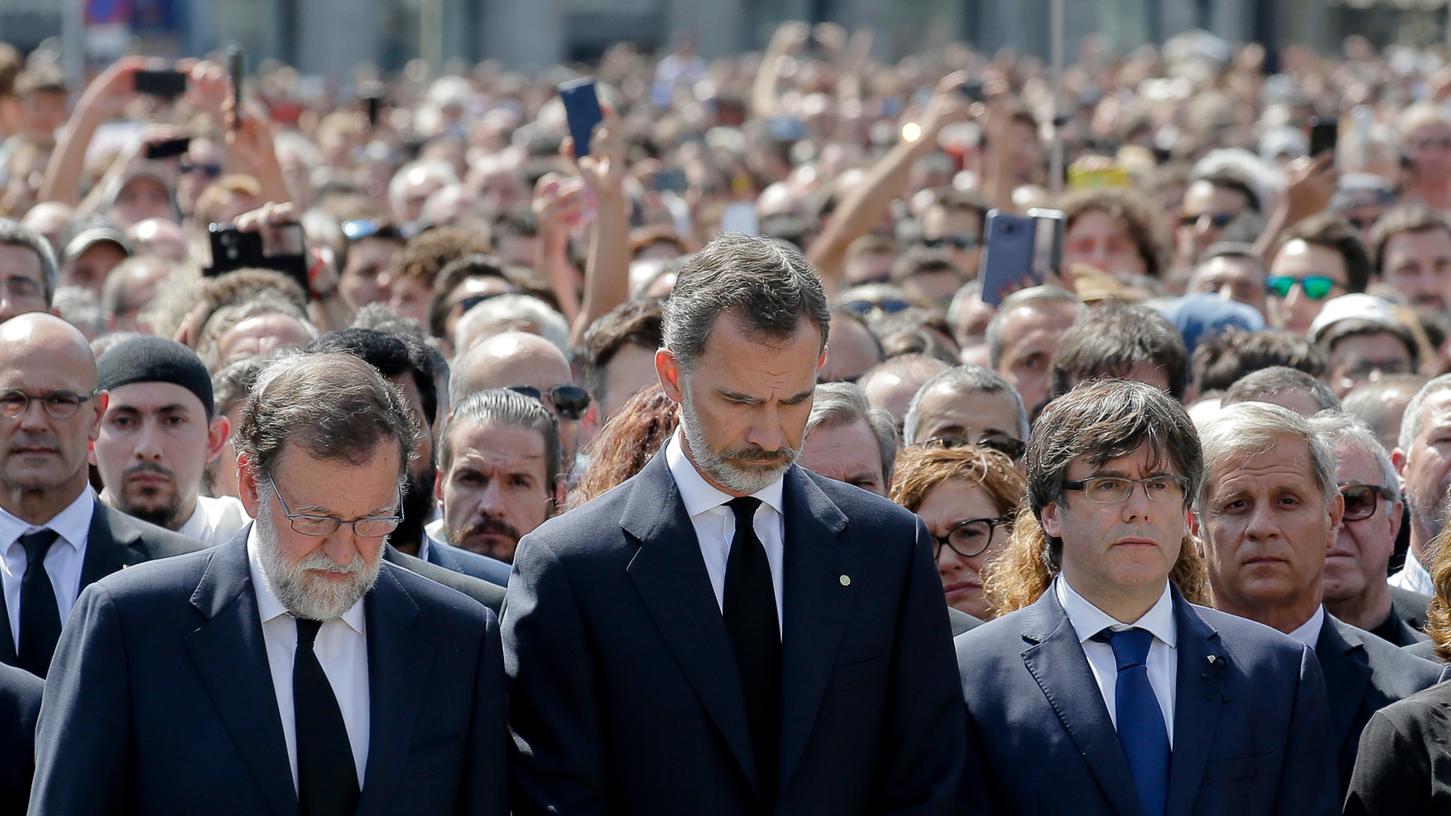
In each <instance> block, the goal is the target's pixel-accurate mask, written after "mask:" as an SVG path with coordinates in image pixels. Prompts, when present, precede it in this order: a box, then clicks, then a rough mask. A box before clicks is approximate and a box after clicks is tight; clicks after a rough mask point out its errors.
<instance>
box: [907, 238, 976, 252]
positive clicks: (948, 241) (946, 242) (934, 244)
mask: <svg viewBox="0 0 1451 816" xmlns="http://www.w3.org/2000/svg"><path fill="white" fill-rule="evenodd" d="M981 243H982V242H980V241H978V239H977V237H976V236H973V235H965V234H959V235H943V236H940V237H937V238H923V239H922V246H925V247H928V248H930V249H947V248H948V247H956V248H957V249H961V250H969V249H976V248H977V247H978V246H980V245H981Z"/></svg>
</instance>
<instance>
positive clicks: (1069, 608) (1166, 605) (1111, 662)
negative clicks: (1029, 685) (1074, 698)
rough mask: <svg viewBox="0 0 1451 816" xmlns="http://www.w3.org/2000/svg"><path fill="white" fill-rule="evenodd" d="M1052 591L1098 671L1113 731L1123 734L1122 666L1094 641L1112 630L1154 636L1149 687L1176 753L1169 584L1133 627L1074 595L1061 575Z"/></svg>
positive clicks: (1091, 665) (1175, 660) (1173, 640)
mask: <svg viewBox="0 0 1451 816" xmlns="http://www.w3.org/2000/svg"><path fill="white" fill-rule="evenodd" d="M1053 585H1054V587H1053V591H1054V592H1056V593H1057V595H1058V603H1060V604H1062V606H1063V611H1064V612H1066V613H1068V622H1069V623H1071V624H1073V631H1074V633H1075V634H1077V635H1078V642H1079V643H1080V644H1081V645H1082V646H1083V656H1084V657H1087V658H1088V667H1089V668H1090V669H1092V670H1093V679H1094V681H1095V682H1097V683H1098V691H1099V693H1100V694H1102V695H1103V704H1104V705H1105V706H1107V707H1108V719H1109V721H1110V722H1112V723H1113V726H1114V728H1118V704H1117V702H1116V698H1115V696H1114V690H1115V689H1116V688H1117V686H1118V661H1117V660H1115V659H1114V656H1113V647H1112V646H1110V645H1109V644H1107V643H1101V642H1099V641H1097V640H1094V639H1093V636H1094V635H1096V634H1098V633H1099V632H1102V631H1103V630H1104V629H1107V628H1112V629H1114V630H1115V631H1118V630H1122V629H1134V628H1138V629H1147V630H1148V631H1149V632H1150V633H1151V634H1152V635H1153V636H1154V639H1153V641H1152V642H1150V644H1149V658H1148V661H1147V668H1148V672H1149V685H1150V686H1152V687H1153V689H1154V696H1155V697H1157V698H1158V700H1159V711H1160V712H1161V713H1162V714H1163V715H1164V728H1165V730H1166V731H1168V733H1169V747H1170V748H1173V747H1174V692H1175V686H1176V685H1177V683H1178V679H1179V659H1178V653H1177V648H1176V644H1177V642H1178V631H1177V629H1176V628H1175V626H1174V596H1173V595H1171V594H1170V592H1169V584H1168V582H1167V581H1166V582H1165V583H1164V592H1163V594H1162V595H1160V596H1159V600H1158V601H1157V602H1155V603H1154V605H1153V606H1152V607H1150V608H1149V611H1148V612H1145V613H1144V614H1143V617H1141V618H1139V619H1138V620H1136V621H1134V622H1133V623H1132V624H1123V623H1120V622H1119V621H1117V620H1114V618H1113V617H1112V616H1110V615H1109V614H1108V613H1106V612H1104V611H1103V610H1102V609H1099V608H1098V607H1096V606H1094V605H1093V604H1092V603H1091V602H1090V601H1088V599H1086V598H1084V597H1083V596H1082V595H1079V594H1078V593H1077V592H1074V591H1073V587H1071V586H1069V585H1068V579H1067V578H1065V577H1064V576H1063V575H1061V574H1060V575H1059V576H1058V577H1057V578H1056V579H1055V580H1054V581H1053Z"/></svg>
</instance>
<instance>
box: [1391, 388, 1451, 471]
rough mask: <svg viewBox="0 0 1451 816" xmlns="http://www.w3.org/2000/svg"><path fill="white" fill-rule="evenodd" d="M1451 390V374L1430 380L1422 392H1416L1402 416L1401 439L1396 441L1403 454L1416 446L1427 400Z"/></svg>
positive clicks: (1423, 420)
mask: <svg viewBox="0 0 1451 816" xmlns="http://www.w3.org/2000/svg"><path fill="white" fill-rule="evenodd" d="M1447 389H1451V374H1442V375H1441V376H1439V377H1434V378H1432V379H1431V380H1428V381H1427V382H1426V384H1425V385H1423V386H1421V390H1419V391H1417V392H1416V395H1415V396H1414V397H1411V401H1410V402H1408V403H1406V412H1405V413H1404V414H1402V415H1401V437H1400V439H1398V440H1396V445H1397V447H1399V448H1400V449H1401V451H1402V452H1405V451H1409V450H1410V449H1411V445H1413V444H1415V442H1416V437H1417V436H1418V435H1420V433H1421V425H1422V424H1424V422H1425V418H1424V417H1422V416H1421V413H1422V409H1423V408H1424V407H1425V405H1426V400H1428V399H1430V398H1431V397H1432V396H1434V395H1435V394H1437V393H1438V392H1441V391H1445V390H1447Z"/></svg>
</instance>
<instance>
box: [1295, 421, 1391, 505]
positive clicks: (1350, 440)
mask: <svg viewBox="0 0 1451 816" xmlns="http://www.w3.org/2000/svg"><path fill="white" fill-rule="evenodd" d="M1310 428H1311V430H1313V431H1314V432H1315V434H1316V435H1317V436H1319V437H1321V438H1323V439H1325V440H1326V441H1327V442H1329V443H1330V446H1331V448H1332V449H1334V448H1339V447H1342V446H1343V447H1352V448H1359V449H1360V450H1361V452H1363V453H1365V454H1366V455H1367V456H1370V457H1371V458H1372V459H1374V460H1375V461H1376V462H1377V463H1378V464H1379V465H1380V486H1381V487H1384V488H1385V489H1386V490H1389V491H1391V492H1393V493H1396V494H1397V495H1399V494H1400V491H1401V485H1400V480H1399V479H1398V478H1397V476H1396V466H1395V465H1394V464H1392V463H1391V455H1390V454H1389V453H1387V452H1386V449H1385V446H1384V445H1382V444H1381V443H1380V439H1378V438H1377V437H1376V435H1375V431H1372V430H1371V428H1370V426H1369V425H1367V424H1365V423H1364V422H1361V421H1360V420H1359V419H1357V418H1355V417H1354V416H1351V415H1350V414H1343V413H1339V412H1337V411H1321V412H1320V413H1318V414H1316V415H1315V416H1312V417H1310ZM1337 458H1338V457H1337Z"/></svg>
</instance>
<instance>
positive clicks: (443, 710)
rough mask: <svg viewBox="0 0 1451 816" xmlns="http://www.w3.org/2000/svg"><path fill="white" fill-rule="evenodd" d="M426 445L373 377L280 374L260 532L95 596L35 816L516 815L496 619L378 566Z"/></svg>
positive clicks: (65, 679) (343, 363) (247, 479)
mask: <svg viewBox="0 0 1451 816" xmlns="http://www.w3.org/2000/svg"><path fill="white" fill-rule="evenodd" d="M417 433H418V426H417V424H416V423H415V422H414V420H413V418H412V417H411V416H410V414H409V412H408V410H407V408H406V407H405V404H404V402H403V399H402V398H401V397H400V395H399V394H398V392H397V391H396V390H394V389H393V388H392V387H390V386H389V385H388V384H387V383H385V382H384V381H383V379H382V378H381V377H379V376H378V374H377V372H376V371H374V370H373V369H372V368H370V367H369V366H367V365H366V364H365V363H363V362H361V361H360V360H357V359H356V358H353V357H350V356H347V355H341V354H316V355H304V356H300V357H290V358H284V359H281V360H278V361H276V362H274V363H273V364H271V365H270V366H269V367H268V368H266V369H264V370H263V371H262V373H261V375H260V376H259V378H258V383H257V387H256V390H255V391H254V394H253V396H252V399H251V402H249V404H248V406H247V408H246V410H245V411H244V412H243V414H242V417H241V421H240V422H239V424H238V429H237V447H238V451H239V457H238V463H239V468H238V471H239V477H240V478H239V485H240V491H239V492H240V498H241V499H242V502H243V503H244V504H245V505H246V507H247V510H248V513H249V514H250V515H252V516H253V517H255V518H256V522H255V523H254V524H253V525H251V526H250V527H249V528H248V529H247V531H246V532H245V533H243V534H239V535H238V536H237V538H235V539H234V540H233V541H231V542H230V543H228V544H224V545H221V546H219V547H217V548H213V549H210V550H206V551H203V552H199V553H194V554H191V555H187V556H183V557H179V558H174V559H168V560H165V561H158V562H155V563H152V564H146V565H142V566H139V567H134V568H132V569H129V570H126V571H124V572H122V573H119V574H117V575H113V576H111V577H110V578H107V579H105V580H103V581H100V582H98V583H97V584H95V585H94V586H92V587H91V588H90V589H88V590H87V591H86V592H85V593H83V594H82V596H81V598H80V600H79V601H78V603H77V607H76V612H75V615H74V616H73V619H72V620H73V625H72V626H71V627H70V628H68V629H67V631H66V634H65V635H64V636H63V637H62V638H61V642H60V646H59V648H58V650H57V652H56V667H57V670H56V671H54V672H52V673H51V676H50V678H49V684H48V686H47V688H46V692H45V694H46V704H45V707H44V710H43V712H42V714H41V717H40V723H39V729H38V734H37V739H36V742H37V746H38V752H37V759H36V772H35V783H34V785H33V787H32V796H31V803H30V812H31V813H32V814H36V816H39V815H40V814H45V816H52V814H55V815H58V816H65V815H66V814H82V813H97V812H103V811H104V812H127V813H159V814H164V813H178V814H180V813H200V812H206V813H213V814H228V813H235V814H260V813H271V814H299V813H301V814H306V815H307V816H313V815H314V814H344V813H349V814H350V813H376V814H384V813H398V814H403V813H409V814H411V813H456V814H463V813H470V814H473V813H481V814H494V815H496V816H502V815H503V814H505V813H507V811H508V792H507V784H508V777H507V740H508V733H507V728H506V725H505V706H504V688H503V685H504V676H503V667H502V660H501V654H500V652H499V641H498V629H497V626H496V623H495V618H494V616H493V614H492V613H490V612H489V611H488V610H487V609H485V608H484V607H482V606H480V605H479V604H477V603H475V602H474V601H472V600H470V599H469V598H467V597H465V596H464V595H462V594H459V593H457V592H454V591H453V590H450V589H448V588H446V587H443V586H440V585H439V584H437V583H434V582H433V581H430V580H427V579H424V578H421V577H419V576H417V575H415V574H413V573H411V572H409V571H407V570H403V569H398V568H397V567H395V566H393V565H392V564H387V563H383V560H382V556H381V551H382V547H383V539H384V537H385V536H386V535H387V533H389V532H391V531H392V530H393V529H394V528H395V527H396V526H397V524H398V520H399V505H400V503H401V502H400V493H401V488H400V485H401V483H402V480H403V478H404V475H405V472H406V466H407V465H406V463H407V457H408V454H409V453H410V451H412V449H413V446H414V441H415V436H416V434H417ZM77 723H84V724H85V727H83V728H82V727H77ZM78 773H81V774H83V775H84V777H85V784H77V783H76V782H77V779H76V775H77V774H78Z"/></svg>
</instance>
